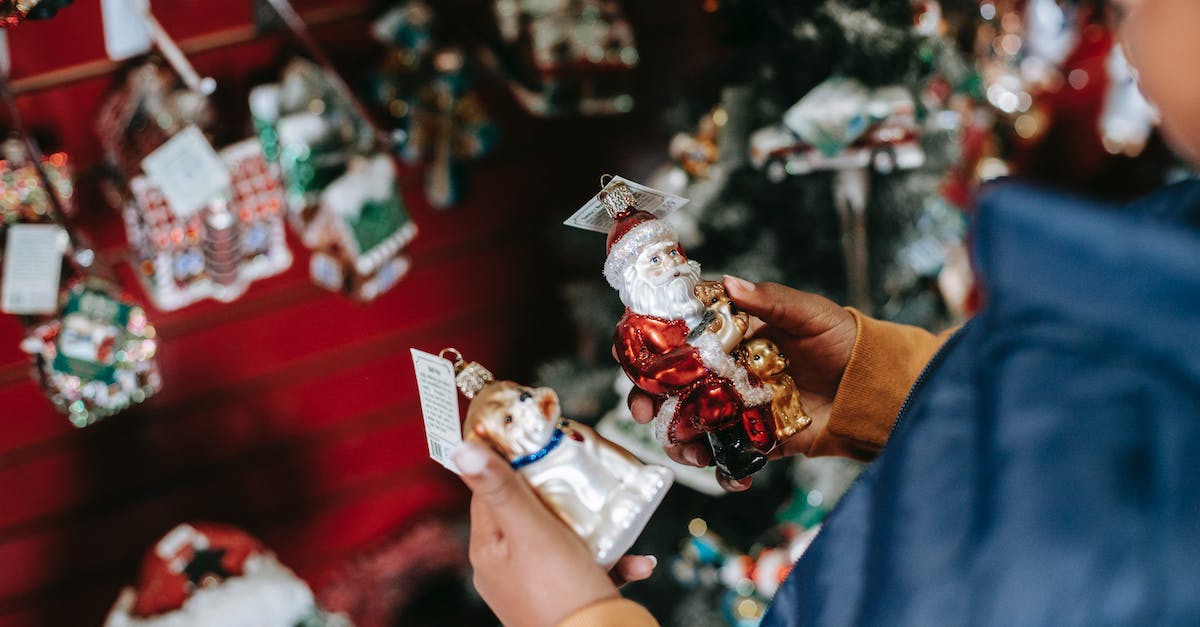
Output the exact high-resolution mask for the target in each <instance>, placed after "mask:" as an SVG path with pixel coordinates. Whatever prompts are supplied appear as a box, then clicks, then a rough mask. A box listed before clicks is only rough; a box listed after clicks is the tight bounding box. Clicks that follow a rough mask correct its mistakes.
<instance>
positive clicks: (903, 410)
mask: <svg viewBox="0 0 1200 627" xmlns="http://www.w3.org/2000/svg"><path fill="white" fill-rule="evenodd" d="M972 322H974V319H971V320H968V321H967V323H966V324H964V325H963V326H962V327H961V328H960V329H959V330H958V331H956V332H955V333H954V335H951V336H950V337H948V338H946V341H945V342H943V343H942V345H941V346H940V347H939V348H938V349H937V352H936V353H934V354H933V357H930V358H929V362H928V363H926V364H925V367H924V368H922V369H921V374H919V375H917V380H916V381H914V382H913V384H912V387H911V388H909V389H908V396H905V397H904V403H903V404H901V405H900V411H899V412H897V413H896V419H895V420H894V421H892V428H891V429H890V430H889V431H888V442H891V441H892V434H894V433H896V427H897V426H898V425H899V424H900V421H901V420H904V418H905V416H907V415H908V410H909V408H910V407H911V406H912V402H913V398H914V397H915V396H916V395H917V392H919V391H921V388H922V387H924V385H925V379H926V378H928V377H929V372H930V371H931V370H933V369H934V368H936V367H937V366H938V364H940V363H941V362H942V359H944V358H945V356H946V352H947V351H948V350H949V349H950V347H951V345H953V344H954V343H956V342H958V338H960V337H962V334H963V332H964V331H966V330H967V327H968V326H970V324H971V323H972ZM884 446H885V447H886V446H887V445H886V444H885V445H884Z"/></svg>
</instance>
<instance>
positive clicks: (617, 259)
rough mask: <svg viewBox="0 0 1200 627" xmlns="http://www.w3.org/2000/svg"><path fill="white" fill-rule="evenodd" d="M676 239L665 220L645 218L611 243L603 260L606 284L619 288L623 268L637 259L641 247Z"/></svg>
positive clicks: (640, 252) (623, 271) (615, 288)
mask: <svg viewBox="0 0 1200 627" xmlns="http://www.w3.org/2000/svg"><path fill="white" fill-rule="evenodd" d="M678 241H679V240H678V238H676V237H675V231H673V230H671V227H670V226H668V225H667V223H666V222H663V221H662V220H658V219H654V220H647V221H645V222H643V223H641V224H639V225H637V226H635V227H633V228H632V229H629V232H627V233H625V235H623V236H622V237H621V239H619V240H617V241H616V242H615V243H614V244H613V246H612V250H610V251H609V252H608V258H607V259H605V260H604V278H605V279H607V280H608V284H609V285H610V286H612V288H613V289H614V290H619V289H621V283H622V282H623V281H624V278H622V275H623V274H624V273H625V268H628V267H629V266H631V265H633V262H635V261H637V258H638V255H640V254H642V249H643V248H645V247H646V246H647V245H649V244H654V243H658V242H678Z"/></svg>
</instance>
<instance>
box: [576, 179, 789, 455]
mask: <svg viewBox="0 0 1200 627" xmlns="http://www.w3.org/2000/svg"><path fill="white" fill-rule="evenodd" d="M598 198H599V200H600V202H601V203H603V205H604V207H605V210H606V211H607V213H608V215H609V217H611V218H612V220H613V225H612V227H611V229H610V231H609V233H608V241H607V251H608V257H607V259H606V261H605V263H604V277H605V278H606V279H607V280H608V283H609V285H610V286H612V288H613V289H615V290H617V292H618V294H619V295H620V297H621V302H622V303H624V304H625V307H626V309H625V314H624V315H623V316H622V317H621V320H620V321H619V322H618V323H617V327H616V331H615V333H614V336H613V344H614V346H615V349H616V353H617V360H618V361H619V362H620V363H621V367H622V368H623V369H624V370H625V374H627V375H628V376H629V378H630V379H631V380H633V382H634V384H635V385H637V386H638V387H639V388H641V389H642V390H643V391H645V392H647V393H649V394H651V395H653V396H654V398H655V403H654V409H655V412H656V414H655V417H654V422H653V425H654V431H655V435H656V437H658V439H659V441H660V442H662V443H663V444H664V445H674V444H680V443H682V442H687V441H691V440H695V439H697V438H701V437H703V438H706V439H707V441H708V443H709V445H710V446H711V447H712V452H713V459H714V461H715V462H716V465H717V467H718V468H719V469H720V471H722V472H723V473H724V474H726V475H728V476H729V477H732V478H734V479H740V478H744V477H746V476H749V475H750V474H753V473H754V472H755V471H757V470H759V469H760V468H762V467H763V466H764V465H765V464H766V462H767V457H766V455H767V453H768V452H769V451H770V450H771V449H772V448H773V447H774V446H775V445H776V444H777V443H778V438H777V437H776V433H775V432H776V429H775V425H776V422H777V421H776V419H775V417H773V415H772V407H771V403H772V398H773V395H772V388H771V387H770V386H768V385H764V384H763V381H761V380H760V379H759V378H758V377H757V376H756V374H755V372H754V371H753V370H752V369H751V368H749V367H748V366H747V365H746V363H744V362H739V361H737V360H735V358H734V357H733V354H734V353H735V351H737V350H738V348H739V346H740V345H741V343H742V340H743V338H744V335H745V333H746V329H747V323H748V318H747V317H746V315H745V314H743V313H739V312H738V311H737V309H736V307H735V306H733V304H732V303H731V302H730V301H729V299H728V298H727V297H726V295H725V293H724V287H723V286H722V285H721V284H720V283H718V282H713V281H704V280H703V279H701V277H700V264H699V263H697V262H695V261H691V260H689V259H688V258H687V255H686V254H685V253H684V251H683V249H682V247H680V245H679V240H678V238H677V237H676V236H675V234H674V232H672V230H671V228H670V227H669V226H668V225H667V224H666V222H664V221H663V220H661V219H659V218H658V217H655V215H653V214H651V213H649V212H647V211H643V210H639V208H638V206H639V200H638V198H637V197H636V196H635V195H634V193H633V191H632V190H631V189H630V187H629V186H628V185H626V184H625V182H623V181H621V180H616V181H614V182H612V183H610V184H609V185H608V186H606V188H605V189H604V191H603V192H601V194H600V195H599V197H598ZM791 422H793V423H796V421H795V420H793V421H791ZM800 422H801V423H802V424H804V425H805V426H807V423H806V422H803V421H802V420H801V421H800ZM797 426H798V424H797ZM796 430H798V429H796ZM792 433H794V431H792Z"/></svg>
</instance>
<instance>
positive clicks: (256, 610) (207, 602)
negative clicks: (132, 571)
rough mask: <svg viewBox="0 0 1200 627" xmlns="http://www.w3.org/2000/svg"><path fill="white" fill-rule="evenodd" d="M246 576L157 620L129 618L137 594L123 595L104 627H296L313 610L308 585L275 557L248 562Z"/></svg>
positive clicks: (254, 557)
mask: <svg viewBox="0 0 1200 627" xmlns="http://www.w3.org/2000/svg"><path fill="white" fill-rule="evenodd" d="M244 567H245V572H244V574H242V575H241V576H237V577H230V578H228V579H226V580H225V581H223V582H222V583H221V584H220V585H218V586H212V587H209V588H201V589H199V590H196V591H195V592H193V593H192V595H191V596H190V597H189V598H188V600H187V602H185V603H184V605H183V607H181V608H179V609H177V610H174V611H171V612H166V613H163V614H158V615H156V616H149V617H145V618H138V617H136V616H133V614H132V612H133V606H134V603H135V602H136V597H137V595H136V593H134V592H133V591H132V589H126V591H123V592H122V593H121V596H120V597H118V598H117V603H116V605H115V606H114V607H113V609H112V611H111V612H110V613H109V615H108V619H107V620H106V621H105V623H104V625H105V627H294V626H295V625H296V623H298V622H300V621H301V620H302V619H303V618H305V617H306V616H308V615H309V614H311V613H312V612H313V610H314V608H315V607H316V606H315V604H314V602H313V595H312V591H311V590H310V589H309V587H308V584H306V583H304V582H303V581H301V580H300V579H299V578H298V577H296V575H295V574H294V573H292V571H291V570H288V568H287V567H286V566H284V565H283V564H280V563H279V561H278V560H277V559H275V557H274V556H273V555H270V554H258V555H251V556H250V557H248V558H246V563H245V565H244Z"/></svg>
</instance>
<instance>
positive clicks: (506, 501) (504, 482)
mask: <svg viewBox="0 0 1200 627" xmlns="http://www.w3.org/2000/svg"><path fill="white" fill-rule="evenodd" d="M453 458H454V464H455V465H456V466H458V469H459V470H460V471H461V472H462V480H463V483H466V484H467V487H468V488H470V489H471V492H472V493H473V494H474V495H475V496H476V497H477V498H479V499H480V500H482V501H483V502H484V503H485V504H487V505H488V506H489V507H490V508H491V510H492V511H493V512H494V515H495V516H496V517H497V518H500V519H512V518H514V517H522V516H526V515H527V514H528V513H529V512H530V511H537V510H536V509H533V508H540V507H542V504H541V501H539V500H538V498H537V496H535V495H534V494H533V491H532V490H530V488H529V484H527V483H525V479H524V478H523V477H522V476H521V475H519V474H517V472H516V471H515V470H513V469H512V467H511V466H509V465H508V462H506V461H504V459H503V458H501V457H500V456H499V455H498V454H496V453H495V452H494V451H492V450H491V449H489V448H486V447H484V446H481V445H479V444H476V443H474V442H463V443H462V444H461V445H459V447H458V448H457V449H455V451H454V454H453Z"/></svg>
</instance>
